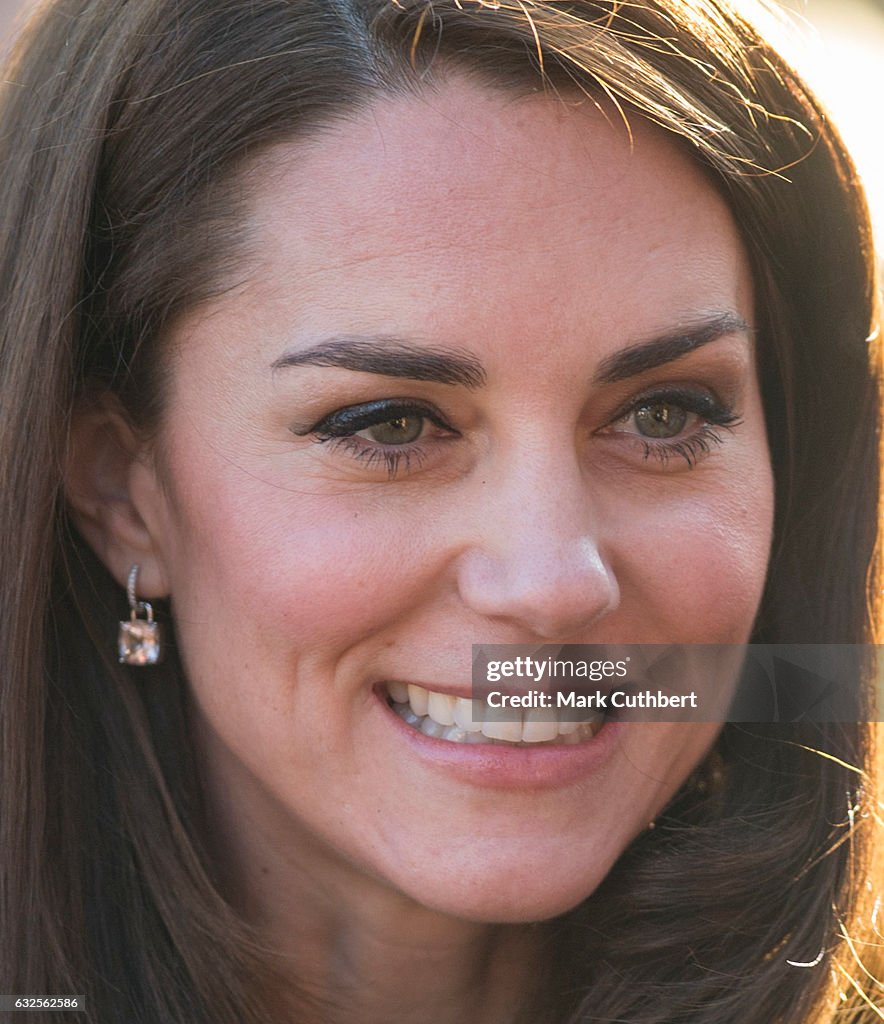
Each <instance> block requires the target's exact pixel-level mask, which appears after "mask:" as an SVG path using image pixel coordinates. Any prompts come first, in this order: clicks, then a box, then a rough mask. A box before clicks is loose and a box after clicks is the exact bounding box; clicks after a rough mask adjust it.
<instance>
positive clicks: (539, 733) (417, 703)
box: [386, 680, 603, 743]
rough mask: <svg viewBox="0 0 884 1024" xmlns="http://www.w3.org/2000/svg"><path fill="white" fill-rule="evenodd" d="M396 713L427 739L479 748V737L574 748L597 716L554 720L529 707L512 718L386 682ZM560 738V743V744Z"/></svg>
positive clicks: (595, 727)
mask: <svg viewBox="0 0 884 1024" xmlns="http://www.w3.org/2000/svg"><path fill="white" fill-rule="evenodd" d="M386 685H387V692H388V693H389V694H390V697H391V698H392V699H393V701H394V703H395V705H396V711H397V713H398V714H399V715H400V717H402V718H404V719H405V721H406V722H408V723H409V724H410V725H413V726H414V727H415V728H418V729H420V730H421V732H424V733H426V734H427V735H429V736H436V737H438V738H441V739H450V740H454V741H456V742H461V743H481V742H482V739H481V737H483V736H484V737H485V738H486V739H489V740H497V741H504V742H507V743H548V742H551V741H558V742H561V743H579V742H581V741H582V740H584V739H589V738H590V737H591V736H593V735H595V733H597V732H598V731H599V729H600V728H601V723H602V718H603V716H602V715H598V714H596V715H592V716H591V717H589V718H587V719H585V720H584V721H583V722H575V721H559V719H558V718H557V717H556V715H555V712H554V711H553V710H552V709H546V708H531V709H528V710H525V711H523V712H522V713H521V715H518V713H517V712H515V711H514V710H512V709H510V708H508V709H506V710H498V709H496V708H491V707H488V705H486V704H485V702H484V701H481V700H469V699H467V698H464V697H453V696H451V694H448V693H437V692H436V691H435V690H427V689H425V688H424V687H423V686H417V685H416V684H414V683H408V684H406V683H402V682H398V681H394V680H391V681H388V682H387V684H386ZM560 737H561V739H560Z"/></svg>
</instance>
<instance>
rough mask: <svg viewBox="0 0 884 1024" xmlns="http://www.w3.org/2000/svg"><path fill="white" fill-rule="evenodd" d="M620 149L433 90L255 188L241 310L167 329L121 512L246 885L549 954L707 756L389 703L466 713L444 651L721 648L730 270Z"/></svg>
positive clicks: (754, 537)
mask: <svg viewBox="0 0 884 1024" xmlns="http://www.w3.org/2000/svg"><path fill="white" fill-rule="evenodd" d="M631 127H632V132H633V143H632V144H631V142H630V139H629V137H628V135H627V132H626V130H625V128H624V126H623V124H622V123H620V122H619V121H617V119H616V118H612V119H611V120H610V121H608V120H606V119H605V118H604V117H603V116H602V115H601V114H600V113H599V112H598V110H596V108H595V107H594V106H593V105H592V104H591V103H589V102H584V103H582V104H573V103H563V102H561V101H559V100H556V99H551V98H548V97H545V96H540V95H538V96H535V97H532V98H521V99H520V98H513V97H511V96H507V95H502V94H497V93H494V92H491V91H486V90H484V89H482V88H480V87H478V86H476V85H474V84H468V83H466V82H464V81H459V80H452V81H451V82H450V83H449V84H447V85H445V86H444V87H442V88H440V89H439V90H438V91H435V92H429V91H428V92H426V93H425V94H423V95H422V96H420V97H414V96H411V97H402V98H384V99H379V100H377V101H376V102H375V103H374V104H373V105H371V106H370V107H368V108H367V109H365V110H364V111H363V112H361V113H359V114H358V115H355V116H353V117H352V119H350V120H348V121H347V122H344V123H340V124H339V125H337V126H336V127H334V128H331V129H329V130H326V131H324V132H322V133H320V134H317V135H316V136H315V137H314V138H313V139H312V140H311V141H309V142H307V143H297V144H292V145H291V146H288V147H284V148H280V149H278V150H277V151H276V152H275V153H274V154H273V155H272V156H270V157H265V158H264V159H262V161H260V162H259V163H257V164H256V165H255V167H254V169H253V172H252V175H251V179H250V181H251V183H252V185H253V186H254V187H255V198H254V202H253V203H252V205H251V212H250V217H249V221H248V232H249V235H248V247H249V252H250V256H249V257H248V258H247V259H245V260H244V262H243V264H242V275H241V281H240V283H239V284H237V285H236V286H235V287H233V288H232V289H231V290H229V291H228V292H227V293H225V294H224V295H222V296H221V297H220V298H218V299H216V300H213V301H212V302H211V303H210V304H208V305H206V306H204V307H203V308H202V309H201V310H199V312H198V313H196V314H194V315H192V316H191V317H190V318H188V320H187V321H186V322H184V323H181V324H180V325H179V326H178V327H177V329H176V330H175V332H174V335H173V337H172V338H171V345H170V356H169V358H170V365H171V373H170V382H171V383H170V391H169V394H168V404H167V407H166V416H165V420H164V424H163V426H162V428H161V431H160V434H159V437H158V439H157V440H156V442H155V444H156V446H157V459H156V466H157V467H159V468H158V469H157V470H156V472H154V471H153V470H151V469H150V466H149V464H145V465H139V466H138V467H136V470H135V473H134V474H133V485H132V487H133V490H132V493H133V496H134V498H135V500H136V504H137V506H138V508H139V510H140V512H141V514H142V516H143V518H144V520H145V522H146V523H147V526H148V528H149V530H150V534H151V536H152V538H153V542H154V544H155V548H156V554H157V559H158V564H159V566H160V568H161V569H162V571H163V573H164V574H165V579H166V581H167V584H168V588H169V590H170V592H171V597H172V606H173V613H174V618H175V624H176V633H177V642H178V645H179V649H180V652H181V655H182V657H183V661H184V665H185V668H186V673H187V678H188V681H189V685H190V688H191V690H192V695H193V701H194V707H195V713H196V719H197V724H198V736H199V754H200V758H201V760H202V765H203V770H204V773H205V776H206V778H207V780H208V786H209V791H210V794H211V798H212V802H213V805H214V809H215V813H216V816H217V820H218V823H219V828H220V829H221V831H222V833H223V834H224V836H225V838H224V843H225V844H226V848H227V850H228V856H229V857H230V858H231V861H232V862H233V864H234V865H235V868H234V870H235V871H236V872H237V873H238V874H239V875H240V876H242V877H244V878H245V879H246V883H245V884H247V885H250V884H252V883H253V881H254V879H253V878H252V876H257V875H258V874H259V872H268V873H269V876H270V878H271V879H273V878H276V880H277V881H278V882H279V883H280V885H281V879H282V878H283V876H284V875H285V872H286V871H288V870H296V871H297V872H299V877H302V878H305V879H307V883H308V884H311V885H315V886H316V887H317V888H318V890H321V891H325V888H324V887H326V886H328V887H330V888H332V890H333V891H334V892H335V893H338V894H342V893H345V892H346V891H347V890H346V886H361V887H364V886H365V885H366V884H369V885H370V884H371V883H372V882H375V883H378V884H380V885H381V886H382V887H387V888H390V889H392V890H395V891H397V892H399V893H403V894H405V895H406V896H408V897H411V898H413V899H414V900H416V901H418V902H419V903H422V904H424V905H426V906H429V907H431V908H434V909H436V910H441V911H445V912H448V913H451V914H454V915H458V916H462V917H467V918H471V919H475V920H485V921H517V920H533V919H539V918H543V917H547V916H550V915H553V914H556V913H559V912H561V911H563V910H565V909H567V908H569V907H571V906H573V905H574V904H576V903H577V902H579V901H580V900H581V899H583V898H584V897H585V896H587V895H588V894H589V893H590V892H591V891H592V890H593V889H594V888H595V887H596V885H597V884H598V883H599V882H600V881H601V879H602V878H603V877H604V875H605V874H606V873H607V872H608V870H609V869H610V868H611V866H612V865H613V863H614V862H615V861H616V859H617V858H618V856H619V855H620V854H621V853H622V851H623V850H624V848H625V847H626V846H627V844H628V843H629V842H630V841H631V840H632V839H633V838H634V837H635V836H636V834H637V833H639V832H640V831H641V830H642V829H643V828H645V827H646V825H647V823H648V822H649V821H650V820H651V819H652V818H653V817H654V816H655V815H656V814H657V813H658V812H659V811H660V810H661V808H662V807H663V806H664V805H665V804H666V802H667V801H668V800H669V799H670V798H671V796H672V795H673V793H674V792H675V791H676V789H677V788H678V787H679V786H680V785H681V783H682V782H683V781H684V779H685V777H686V776H687V774H688V773H689V772H690V770H691V769H692V768H693V767H694V766H695V765H696V764H697V762H698V761H699V760H700V759H701V758H702V757H703V755H704V753H705V752H706V751H707V750H708V748H709V745H710V744H711V743H712V742H713V740H714V737H715V732H716V728H717V727H716V726H714V725H703V724H697V725H684V724H682V725H676V724H664V723H655V724H647V723H644V724H642V723H638V724H628V725H626V724H620V725H618V726H617V727H614V726H610V727H609V726H605V727H604V728H603V729H602V730H601V732H599V733H598V735H596V736H595V737H594V738H592V739H589V740H588V741H586V742H584V743H579V744H570V743H569V744H559V743H556V744H549V743H547V744H536V745H525V746H516V745H514V744H507V743H502V744H497V745H490V744H485V743H482V742H480V743H464V742H456V741H454V740H450V739H444V738H433V737H431V736H427V735H425V734H424V733H422V732H420V731H418V730H416V729H415V728H413V727H412V726H410V725H408V724H406V722H405V721H403V720H402V718H400V717H399V716H397V715H396V714H395V713H394V711H393V710H391V709H390V707H389V706H388V702H387V693H388V691H389V689H390V687H389V686H388V685H387V684H388V682H389V681H396V682H398V683H399V684H402V685H407V684H417V685H420V686H421V687H424V688H427V689H429V690H432V691H437V692H442V693H445V694H460V695H466V696H468V695H469V691H470V665H471V644H473V643H528V644H533V643H542V642H556V643H564V642H570V643H740V642H743V641H745V640H747V638H748V636H749V634H750V629H751V626H752V622H753V618H754V616H755V613H756V609H757V605H758V602H759V598H760V595H761V591H762V585H763V581H764V576H765V570H766V566H767V559H768V549H769V544H770V536H771V519H772V481H771V468H770V463H769V458H768V450H767V446H766V439H765V430H764V423H763V418H762V409H761V404H760V399H759V389H758V383H757V380H756V373H755V362H754V355H753V336H752V330H751V324H752V319H753V298H752V288H751V282H750V276H749V272H748V269H747V261H746V257H745V255H744V252H743V250H742V248H741V244H740V241H739V238H738V234H737V231H736V229H735V226H734V224H733V222H732V220H731V217H730V215H729V212H728V210H727V208H726V206H725V205H724V203H723V202H722V201H721V200H720V199H719V198H718V196H717V194H716V193H715V192H714V191H713V189H712V188H711V187H710V185H709V184H708V183H707V182H706V180H705V178H704V176H703V174H702V173H701V172H699V171H698V170H697V169H696V168H695V167H694V166H693V164H692V163H691V162H690V161H689V160H688V158H687V157H686V156H684V155H682V153H681V152H680V150H679V149H677V148H676V146H675V145H674V144H673V143H672V142H670V141H669V140H667V138H666V137H665V136H664V135H663V133H662V132H660V131H659V130H657V129H653V128H650V127H648V126H647V125H645V124H643V123H641V122H640V121H639V120H638V119H637V118H636V119H634V120H633V122H632V125H631ZM393 689H394V690H395V689H396V688H395V687H393ZM254 884H256V885H260V884H261V883H259V882H258V883H254ZM271 884H272V883H271ZM280 891H281V889H280Z"/></svg>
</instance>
